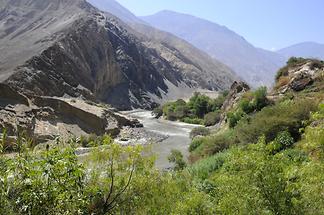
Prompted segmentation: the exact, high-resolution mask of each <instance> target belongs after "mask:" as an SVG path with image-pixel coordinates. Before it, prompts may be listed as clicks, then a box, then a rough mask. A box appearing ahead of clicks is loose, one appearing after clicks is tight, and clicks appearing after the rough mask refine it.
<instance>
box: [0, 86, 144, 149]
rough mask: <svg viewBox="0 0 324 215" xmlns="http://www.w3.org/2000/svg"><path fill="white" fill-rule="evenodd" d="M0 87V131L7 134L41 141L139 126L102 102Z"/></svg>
mask: <svg viewBox="0 0 324 215" xmlns="http://www.w3.org/2000/svg"><path fill="white" fill-rule="evenodd" d="M0 89H1V91H0V131H2V130H3V129H6V131H7V134H8V135H9V136H17V135H18V133H19V132H24V133H25V135H27V136H28V137H32V138H33V139H34V140H35V142H36V143H43V142H47V141H50V140H54V139H55V138H56V137H58V136H60V137H61V138H63V139H68V138H71V137H78V136H87V135H89V134H96V135H103V134H110V135H112V136H116V135H118V134H119V132H120V129H122V128H123V127H124V126H128V127H141V126H142V125H141V124H140V123H139V122H138V121H137V120H132V119H128V118H126V117H125V116H122V115H120V114H118V113H114V112H113V111H112V110H111V109H110V108H108V107H107V106H105V105H98V104H95V103H91V102H86V101H84V100H80V99H64V98H55V97H40V96H29V97H27V96H25V95H22V94H20V93H17V92H15V91H14V90H13V89H12V88H10V87H8V86H6V85H4V84H0ZM0 133H1V132H0Z"/></svg>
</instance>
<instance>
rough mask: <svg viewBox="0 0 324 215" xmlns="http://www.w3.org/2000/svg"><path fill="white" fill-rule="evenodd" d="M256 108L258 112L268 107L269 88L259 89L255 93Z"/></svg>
mask: <svg viewBox="0 0 324 215" xmlns="http://www.w3.org/2000/svg"><path fill="white" fill-rule="evenodd" d="M253 95H254V101H253V104H254V107H255V109H256V110H258V111H260V110H261V109H262V108H264V107H265V106H267V105H268V99H267V88H266V87H260V88H258V89H257V90H256V91H255V92H254V93H253Z"/></svg>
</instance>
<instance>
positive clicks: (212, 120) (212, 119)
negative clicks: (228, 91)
mask: <svg viewBox="0 0 324 215" xmlns="http://www.w3.org/2000/svg"><path fill="white" fill-rule="evenodd" d="M220 120H221V113H220V112H219V111H216V112H210V113H208V114H206V115H205V117H204V125H205V126H213V125H216V124H217V123H218V122H219V121H220Z"/></svg>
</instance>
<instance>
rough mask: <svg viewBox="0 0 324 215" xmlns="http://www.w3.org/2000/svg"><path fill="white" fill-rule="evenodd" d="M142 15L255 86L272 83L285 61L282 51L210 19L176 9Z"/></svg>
mask: <svg viewBox="0 0 324 215" xmlns="http://www.w3.org/2000/svg"><path fill="white" fill-rule="evenodd" d="M141 18H142V19H143V20H144V21H145V22H147V23H149V24H151V25H152V26H154V27H156V28H159V29H161V30H163V31H167V32H170V33H172V34H175V35H176V36H178V37H180V38H182V39H184V40H186V41H188V42H189V43H191V44H193V45H194V46H196V47H198V48H199V49H201V50H203V51H205V52H206V53H208V54H209V55H210V56H212V57H213V58H215V59H218V60H220V61H221V62H223V63H225V64H226V65H227V66H229V67H231V68H232V69H234V71H235V72H236V73H237V74H238V75H239V76H241V77H242V78H243V79H245V80H246V81H247V82H248V83H249V84H251V85H252V86H259V85H268V86H270V85H271V84H272V83H273V81H274V74H275V73H276V71H277V69H279V68H280V67H281V66H282V65H283V63H284V61H285V59H284V58H283V57H281V56H280V55H279V54H277V53H273V52H270V51H266V50H262V49H258V48H255V47H254V46H253V45H252V44H250V43H248V42H247V41H246V40H245V39H244V38H243V37H242V36H240V35H238V34H237V33H235V32H234V31H232V30H230V29H228V28H227V27H225V26H221V25H218V24H217V23H213V22H211V21H208V20H204V19H201V18H197V17H194V16H191V15H187V14H182V13H177V12H173V11H161V12H158V13H156V14H153V15H151V16H145V17H141Z"/></svg>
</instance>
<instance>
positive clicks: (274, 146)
mask: <svg viewBox="0 0 324 215" xmlns="http://www.w3.org/2000/svg"><path fill="white" fill-rule="evenodd" d="M294 142H295V140H294V138H293V137H292V136H291V135H290V133H289V132H288V131H282V132H280V133H279V134H278V135H277V137H276V138H275V139H274V141H272V142H271V143H270V144H269V145H268V147H267V148H268V149H269V151H270V152H271V153H277V152H279V151H281V150H283V149H286V148H288V147H290V146H292V145H293V144H294Z"/></svg>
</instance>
